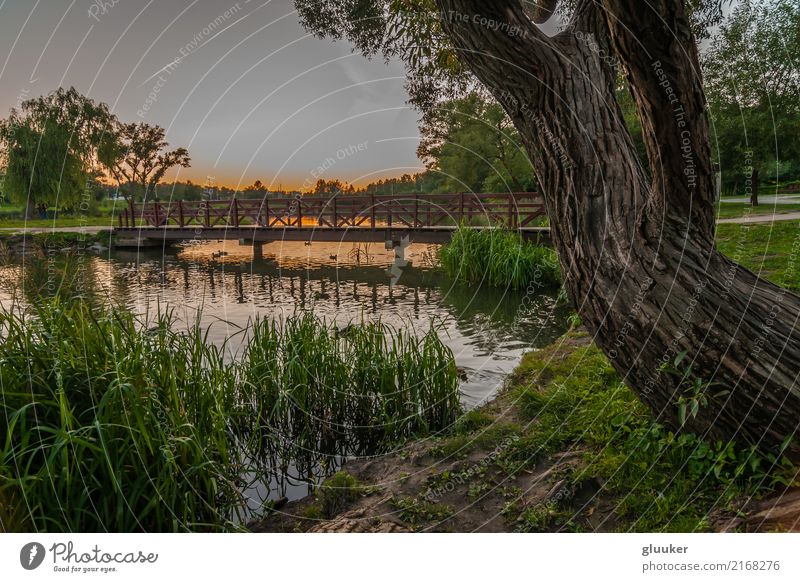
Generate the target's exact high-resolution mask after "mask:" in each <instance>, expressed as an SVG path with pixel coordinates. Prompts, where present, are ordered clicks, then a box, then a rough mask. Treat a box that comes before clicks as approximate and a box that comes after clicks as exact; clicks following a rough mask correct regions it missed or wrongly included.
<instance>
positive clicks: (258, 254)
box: [239, 238, 264, 260]
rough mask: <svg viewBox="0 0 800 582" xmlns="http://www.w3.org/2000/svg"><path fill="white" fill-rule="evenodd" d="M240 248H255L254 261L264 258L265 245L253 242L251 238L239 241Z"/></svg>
mask: <svg viewBox="0 0 800 582" xmlns="http://www.w3.org/2000/svg"><path fill="white" fill-rule="evenodd" d="M239 246H240V247H250V246H251V247H253V260H258V259H263V258H264V243H263V242H261V241H257V240H251V239H249V238H240V239H239Z"/></svg>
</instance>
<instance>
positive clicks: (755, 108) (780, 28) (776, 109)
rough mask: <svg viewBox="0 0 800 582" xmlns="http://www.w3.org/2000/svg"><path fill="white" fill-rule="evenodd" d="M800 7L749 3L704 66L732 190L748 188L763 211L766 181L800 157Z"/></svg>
mask: <svg viewBox="0 0 800 582" xmlns="http://www.w3.org/2000/svg"><path fill="white" fill-rule="evenodd" d="M798 55H800V4H798V3H797V2H796V0H767V1H750V0H747V1H744V2H742V3H740V4H739V5H737V6H736V8H735V9H734V11H733V13H732V14H731V17H730V18H729V19H728V20H727V21H726V22H724V23H723V24H722V26H720V28H719V31H718V32H717V33H716V34H715V35H714V37H713V39H712V43H711V46H710V48H709V50H708V51H707V53H706V55H705V58H704V59H703V72H704V75H705V80H706V92H707V95H708V101H709V105H710V108H711V112H712V116H713V122H714V126H713V128H714V134H715V135H714V138H715V139H714V142H713V143H714V146H715V147H714V149H715V156H716V157H717V159H718V160H719V164H720V167H721V170H722V172H723V177H724V180H725V182H726V185H734V186H736V187H737V189H738V186H739V185H740V184H742V183H744V188H743V189H744V191H745V192H746V193H747V194H749V195H750V199H751V202H752V203H753V205H757V204H758V183H759V177H760V176H762V175H770V176H771V177H772V178H773V179H776V180H777V179H778V178H779V177H780V173H781V165H782V163H784V162H786V161H787V160H795V161H796V160H797V158H798V156H800V140H799V139H798V136H799V135H800V99H798V87H799V86H800V66H798V62H797V59H798Z"/></svg>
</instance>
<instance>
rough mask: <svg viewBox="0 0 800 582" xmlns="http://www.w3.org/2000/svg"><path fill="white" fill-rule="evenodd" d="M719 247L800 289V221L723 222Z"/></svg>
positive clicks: (776, 280)
mask: <svg viewBox="0 0 800 582" xmlns="http://www.w3.org/2000/svg"><path fill="white" fill-rule="evenodd" d="M717 248H719V250H720V251H721V252H722V253H724V254H725V255H727V256H728V257H730V258H731V259H733V260H734V261H736V262H738V263H740V264H742V265H743V266H745V267H747V268H748V269H750V270H751V271H754V272H755V273H757V274H758V275H760V276H761V277H764V278H766V279H770V280H771V281H773V282H774V283H777V284H778V285H782V286H784V287H787V288H789V289H793V290H795V291H797V290H800V221H795V220H792V221H785V222H775V223H772V224H749V225H740V224H719V225H717Z"/></svg>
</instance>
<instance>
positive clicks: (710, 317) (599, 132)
mask: <svg viewBox="0 0 800 582" xmlns="http://www.w3.org/2000/svg"><path fill="white" fill-rule="evenodd" d="M434 4H435V6H433V5H434ZM296 6H297V8H298V11H299V13H300V15H301V20H302V22H303V23H304V24H305V25H306V26H307V27H309V28H311V29H312V30H314V31H315V32H316V33H317V34H319V35H327V36H332V37H342V36H345V37H347V38H348V39H349V40H350V41H351V42H353V43H354V44H355V46H356V47H357V48H358V49H359V50H361V51H362V52H364V53H365V54H367V55H368V56H369V55H373V54H376V53H380V52H382V53H383V54H384V55H386V56H390V57H400V58H402V59H404V60H405V62H406V64H407V65H408V70H409V83H408V87H409V90H410V92H411V97H412V102H413V103H414V104H415V105H417V106H420V107H422V108H423V109H424V108H425V107H431V106H433V107H435V99H434V98H432V97H431V94H432V93H436V92H437V91H438V90H439V89H442V90H444V89H445V88H448V87H453V86H456V87H458V85H459V83H461V85H462V86H467V87H469V86H470V85H474V84H475V80H477V81H478V82H479V83H480V84H481V86H482V87H483V88H484V89H485V90H486V91H488V92H489V93H491V95H492V96H493V97H494V98H495V99H496V100H497V102H499V103H500V104H501V105H502V106H503V108H504V109H505V111H506V112H507V114H508V115H509V117H510V118H511V120H512V121H513V123H514V125H515V126H516V128H517V130H518V131H519V133H520V136H521V138H522V141H523V143H524V145H525V149H526V151H527V153H528V156H529V157H530V160H531V162H532V164H533V167H534V171H535V173H536V176H537V179H538V181H539V183H540V184H541V185H542V190H543V195H544V198H545V202H546V205H547V212H548V215H549V218H550V224H551V230H552V239H553V243H554V245H555V248H556V250H557V252H558V256H559V260H560V262H561V267H562V271H563V273H564V279H565V283H564V284H565V287H566V289H567V291H568V293H569V295H570V297H571V300H572V301H573V303H574V306H575V308H576V309H577V310H578V312H579V314H580V315H581V318H582V320H583V322H584V323H585V325H586V326H587V327H588V328H589V330H590V331H591V333H592V334H593V335H594V337H595V341H596V343H597V344H598V345H599V346H600V348H601V349H602V350H603V351H604V352H605V353H606V355H607V356H608V357H609V359H610V361H611V362H612V364H613V365H614V367H615V368H616V369H617V370H618V372H619V373H620V374H621V376H622V377H623V378H624V379H625V381H626V383H627V384H628V385H629V386H630V387H631V388H632V389H633V390H634V391H635V392H636V393H637V394H638V396H639V397H640V398H641V400H642V401H644V402H645V403H646V404H647V405H648V406H649V408H650V409H651V410H652V412H653V414H654V415H655V416H656V417H657V418H658V419H659V420H660V421H661V422H664V423H666V424H667V425H669V426H673V427H676V428H677V427H681V426H683V427H684V428H687V429H690V430H693V431H696V432H699V433H701V434H705V435H706V436H709V437H711V438H722V439H735V440H737V441H739V442H746V443H752V444H754V445H758V446H759V447H762V448H769V447H776V446H780V445H781V444H785V443H787V442H789V439H790V437H791V436H792V435H794V434H796V432H797V430H798V422H800V416H799V415H798V411H800V385H798V373H800V330H798V328H797V318H798V317H800V297H798V296H796V295H794V294H792V293H790V292H788V291H786V290H785V289H782V288H780V287H778V286H776V285H773V284H772V283H770V282H768V281H765V280H763V279H761V278H759V277H758V276H756V275H755V274H754V273H752V272H751V271H749V270H747V269H745V268H744V267H742V266H740V265H737V264H736V263H735V262H733V261H731V260H730V259H728V258H727V257H725V256H723V255H722V254H720V253H719V252H718V251H717V248H716V246H715V243H714V229H715V212H714V199H715V196H714V172H713V169H712V160H711V148H710V145H709V121H708V116H707V112H706V106H705V105H706V100H705V96H704V91H703V83H702V78H701V74H700V68H699V62H698V49H697V43H696V35H695V30H696V29H697V26H693V24H694V25H696V24H697V22H698V20H702V19H703V17H705V16H707V15H708V14H709V13H713V12H714V11H716V12H717V13H718V9H719V5H718V3H716V2H710V3H703V2H693V3H689V4H688V5H687V4H686V3H685V2H683V1H682V0H651V1H649V2H640V1H639V0H577V1H574V2H571V3H570V5H569V6H558V5H557V2H555V1H546V2H545V1H542V2H539V5H536V4H534V3H523V2H521V1H519V0H496V1H493V2H484V1H479V0H436V1H435V3H434V2H432V1H429V0H407V1H390V2H366V1H363V0H362V1H360V0H340V1H336V2H317V1H303V0H297V1H296ZM559 9H562V10H565V14H564V22H565V26H564V27H563V28H562V29H561V30H560V31H559V32H558V33H557V34H554V35H552V36H551V35H548V34H545V33H544V32H543V31H542V29H541V28H540V27H539V26H537V25H538V24H539V23H541V22H544V21H545V20H547V18H549V17H550V15H551V14H552V12H553V10H559ZM690 9H691V13H690ZM617 69H620V70H621V71H622V73H623V75H624V77H625V80H626V82H627V84H628V85H629V87H630V92H631V95H632V97H633V100H634V102H635V105H636V112H637V115H638V118H639V120H640V122H641V126H642V134H643V139H644V142H645V146H646V152H647V160H646V162H644V163H643V162H642V161H641V160H640V158H639V157H638V156H637V155H636V150H635V146H634V143H633V141H632V139H631V135H630V132H629V130H628V127H627V126H626V123H625V119H624V116H623V114H622V112H621V110H620V107H619V105H618V102H617V100H616V99H615V81H616V79H617ZM465 72H466V73H469V74H467V75H465V74H464V73H465ZM471 75H474V77H473V76H471ZM451 80H455V82H454V83H451V82H450V81H451ZM420 87H422V88H425V89H427V91H426V90H423V91H418V89H419V88H420ZM676 361H679V362H680V363H679V365H677V366H673V367H677V370H678V371H677V373H676V371H675V370H673V371H672V373H670V372H668V371H665V369H664V364H668V365H673V364H674V363H675V362H676ZM790 451H792V452H793V453H794V454H797V453H798V452H799V451H798V448H797V447H795V445H792V447H791V448H790Z"/></svg>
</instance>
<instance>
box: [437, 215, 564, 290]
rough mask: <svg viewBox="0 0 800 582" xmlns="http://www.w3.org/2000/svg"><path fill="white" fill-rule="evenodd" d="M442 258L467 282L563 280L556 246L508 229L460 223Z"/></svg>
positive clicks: (522, 284) (542, 283)
mask: <svg viewBox="0 0 800 582" xmlns="http://www.w3.org/2000/svg"><path fill="white" fill-rule="evenodd" d="M439 261H440V262H441V264H442V267H443V268H444V270H445V271H446V272H447V273H448V274H449V275H450V276H451V277H453V278H454V279H456V280H458V281H460V282H462V283H468V284H482V285H488V286H491V287H510V288H512V289H524V288H528V287H530V286H531V285H536V286H537V287H553V286H557V285H559V284H560V282H561V274H560V270H559V267H558V258H557V257H556V254H555V251H553V249H551V248H549V247H546V246H543V245H540V244H536V243H532V242H530V241H528V240H525V239H523V238H522V235H521V234H520V233H519V232H516V231H512V230H508V229H505V228H482V229H475V228H470V227H467V226H463V225H462V226H460V227H459V228H458V229H457V230H456V231H455V232H454V233H453V237H452V239H451V240H450V242H449V243H448V244H446V245H444V246H443V247H442V248H441V249H440V250H439Z"/></svg>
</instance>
